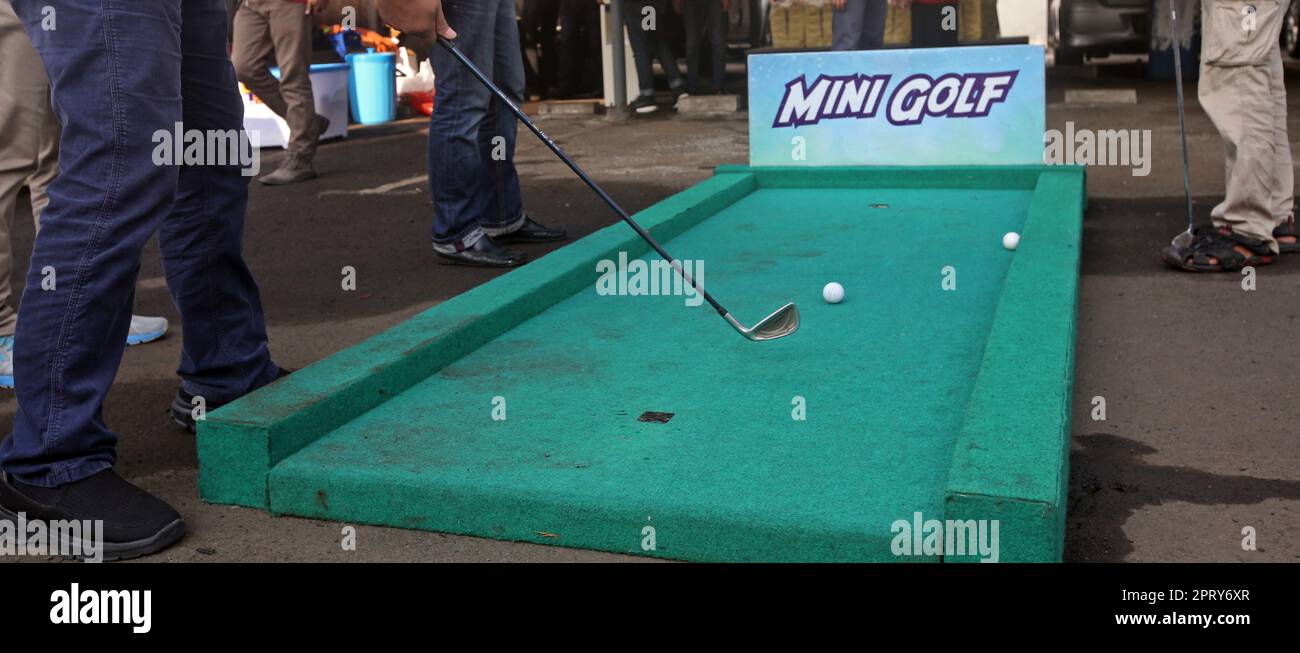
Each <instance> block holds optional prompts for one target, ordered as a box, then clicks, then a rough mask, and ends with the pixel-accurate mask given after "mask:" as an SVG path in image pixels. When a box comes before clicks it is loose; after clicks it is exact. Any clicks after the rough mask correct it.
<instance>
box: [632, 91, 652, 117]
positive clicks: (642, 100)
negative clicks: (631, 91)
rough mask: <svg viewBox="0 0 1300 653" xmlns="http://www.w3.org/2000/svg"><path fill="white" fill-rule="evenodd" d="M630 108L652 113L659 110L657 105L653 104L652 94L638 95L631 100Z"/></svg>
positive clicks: (639, 111) (638, 111)
mask: <svg viewBox="0 0 1300 653" xmlns="http://www.w3.org/2000/svg"><path fill="white" fill-rule="evenodd" d="M632 110H633V111H635V112H637V113H654V112H656V111H658V110H659V105H657V104H655V99H654V96H651V95H640V96H637V98H636V99H635V100H633V101H632Z"/></svg>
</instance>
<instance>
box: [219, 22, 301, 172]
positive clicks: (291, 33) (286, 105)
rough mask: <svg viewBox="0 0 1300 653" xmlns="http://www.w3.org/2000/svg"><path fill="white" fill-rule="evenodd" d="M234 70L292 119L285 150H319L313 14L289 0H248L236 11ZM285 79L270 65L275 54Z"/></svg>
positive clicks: (269, 104) (265, 100)
mask: <svg viewBox="0 0 1300 653" xmlns="http://www.w3.org/2000/svg"><path fill="white" fill-rule="evenodd" d="M232 58H233V60H234V65H235V73H236V75H238V77H239V81H241V82H243V83H244V85H245V86H247V87H248V89H249V90H250V91H252V92H253V94H254V95H256V96H257V97H258V99H260V100H261V101H262V102H263V103H264V104H266V106H267V108H269V109H271V110H272V111H274V112H275V113H276V115H278V116H280V117H281V118H283V119H284V121H285V122H287V123H288V124H289V143H288V145H287V147H286V148H285V149H286V150H288V151H290V152H293V153H295V154H298V155H300V156H303V157H306V158H308V159H310V158H312V157H313V156H314V155H315V154H316V140H317V138H316V137H317V135H316V101H315V99H314V98H313V96H312V89H311V16H310V15H309V14H306V13H304V12H303V5H301V4H298V3H295V2H285V0H244V2H243V3H242V4H241V5H240V6H239V9H238V10H237V11H236V12H235V18H234V48H233V49H232ZM272 59H274V63H275V65H276V66H278V67H279V68H280V79H278V80H277V79H275V77H273V76H272V75H271V73H270V71H269V70H268V66H269V65H270V63H271V60H272Z"/></svg>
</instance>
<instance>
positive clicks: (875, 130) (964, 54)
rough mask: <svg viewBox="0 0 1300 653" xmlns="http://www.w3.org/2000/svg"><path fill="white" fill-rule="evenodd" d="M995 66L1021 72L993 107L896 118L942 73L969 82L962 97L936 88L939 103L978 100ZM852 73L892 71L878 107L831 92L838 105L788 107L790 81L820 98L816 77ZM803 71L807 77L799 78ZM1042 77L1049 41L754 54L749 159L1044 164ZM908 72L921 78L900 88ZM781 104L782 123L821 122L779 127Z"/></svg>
mask: <svg viewBox="0 0 1300 653" xmlns="http://www.w3.org/2000/svg"><path fill="white" fill-rule="evenodd" d="M994 73H1014V75H1015V78H1014V82H1012V83H1011V84H1010V86H1009V88H1007V89H1006V93H1005V97H1004V98H1000V99H998V100H996V101H992V100H991V101H989V102H988V104H987V109H988V111H987V115H983V116H974V115H972V116H966V117H961V116H958V115H924V116H921V118H922V119H921V121H920V123H919V124H894V122H891V119H892V120H895V121H897V122H904V120H899V119H900V118H903V117H904V115H903V114H904V113H905V111H904V109H906V108H909V107H910V108H915V107H916V106H917V105H915V104H914V103H915V102H916V101H917V100H918V98H924V97H925V96H924V95H923V94H922V95H918V91H919V92H921V93H924V91H925V90H926V89H927V88H931V89H932V88H933V86H932V83H933V82H937V81H938V80H940V79H942V78H944V77H948V78H949V79H952V80H953V81H950V82H948V84H950V85H955V84H956V83H957V82H965V83H966V85H967V86H968V87H969V88H968V89H967V90H965V91H962V92H957V95H959V96H961V97H960V101H958V99H957V98H954V97H949V94H950V93H952V91H946V92H944V93H939V94H936V98H935V105H934V106H936V107H942V106H945V105H955V106H958V107H962V106H964V107H967V108H968V109H969V107H971V106H978V105H979V100H980V99H981V98H980V94H981V93H980V90H981V89H984V88H990V89H991V90H990V91H988V92H986V93H987V95H988V96H989V98H992V97H993V96H995V95H996V94H997V93H998V92H999V91H998V90H997V89H996V88H994V87H985V86H984V80H985V79H987V77H985V76H987V75H989V74H994ZM855 75H856V76H859V77H858V79H863V78H865V77H871V78H875V79H876V80H877V81H879V80H880V78H881V76H885V75H888V76H889V80H888V82H887V83H886V84H885V85H884V86H883V88H882V90H881V91H880V93H879V98H878V109H877V111H876V112H875V114H874V115H872V116H862V115H860V114H861V113H863V112H864V111H860V112H859V113H858V114H857V115H843V114H844V113H845V112H844V111H842V110H841V111H840V112H839V113H840V115H835V114H836V111H835V110H836V109H843V108H844V106H845V105H843V104H842V103H840V102H838V101H834V100H833V101H832V103H830V104H834V105H835V106H834V107H823V108H822V110H821V111H820V112H817V111H815V110H810V109H809V107H810V106H811V104H815V103H811V104H810V103H805V104H803V105H801V111H792V110H791V107H786V110H785V111H782V101H783V99H785V98H786V95H787V86H788V85H790V84H791V83H792V82H794V83H795V85H796V86H797V89H796V90H795V91H794V96H795V97H793V98H791V99H798V97H800V96H805V95H806V96H807V97H813V95H814V93H813V86H814V84H815V83H816V82H817V80H818V79H819V78H820V77H822V76H826V77H827V78H831V77H840V78H845V77H848V76H855ZM918 75H921V76H924V77H918ZM801 76H802V77H803V80H802V81H798V82H796V80H798V79H799V78H800V77H801ZM1045 77H1046V73H1045V70H1044V53H1043V48H1041V47H1039V46H1034V45H1004V46H979V47H964V48H938V49H920V50H876V51H861V52H799V53H789V54H759V55H752V56H750V58H749V161H750V164H751V165H756V166H791V165H793V166H846V165H904V166H909V165H912V166H921V165H1016V164H1039V163H1042V162H1043V133H1044V131H1045V130H1046V127H1047V107H1046V103H1047V97H1046V90H1045ZM908 80H913V81H914V84H915V85H914V86H912V85H908V86H907V88H905V89H904V92H903V93H900V94H899V95H898V97H895V95H896V93H897V92H898V91H899V88H900V87H903V86H905V85H906V84H907V81H908ZM824 83H825V84H829V83H830V82H829V80H827V81H825V82H824ZM827 88H829V86H828V87H827ZM867 88H868V87H867V86H865V85H862V86H859V87H858V90H859V91H861V92H862V93H863V95H864V96H866V97H869V96H870V93H869V91H868V90H867ZM962 93H965V95H962ZM827 95H831V96H834V98H836V99H840V98H843V97H844V95H845V94H844V93H843V92H837V91H827ZM909 98H910V101H905V100H907V99H909ZM863 106H870V103H865V104H864V105H863ZM779 113H780V114H781V116H780V117H781V121H780V122H783V123H787V124H788V123H790V122H792V120H791V116H792V115H802V116H803V117H804V118H805V120H794V121H793V122H807V119H808V118H812V119H815V120H816V121H817V122H816V123H815V124H797V125H795V126H781V127H777V126H774V125H775V124H776V123H777V122H778V114H779ZM949 113H950V114H951V113H952V112H951V111H950V112H949ZM959 113H960V112H959ZM968 113H976V112H970V111H968ZM796 136H802V137H803V138H804V139H805V141H804V145H805V152H806V158H805V159H803V160H797V159H796V157H795V147H796V146H795V143H794V138H795V137H796Z"/></svg>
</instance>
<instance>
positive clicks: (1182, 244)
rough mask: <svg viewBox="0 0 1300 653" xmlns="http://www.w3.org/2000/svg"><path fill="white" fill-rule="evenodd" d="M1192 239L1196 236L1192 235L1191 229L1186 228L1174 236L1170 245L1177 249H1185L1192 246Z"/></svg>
mask: <svg viewBox="0 0 1300 653" xmlns="http://www.w3.org/2000/svg"><path fill="white" fill-rule="evenodd" d="M1193 240H1196V236H1194V235H1192V230H1191V229H1188V230H1187V231H1184V232H1183V233H1181V234H1178V235H1177V236H1174V240H1173V243H1172V245H1173V246H1174V247H1177V248H1178V249H1187V248H1188V247H1191V246H1192V241H1193Z"/></svg>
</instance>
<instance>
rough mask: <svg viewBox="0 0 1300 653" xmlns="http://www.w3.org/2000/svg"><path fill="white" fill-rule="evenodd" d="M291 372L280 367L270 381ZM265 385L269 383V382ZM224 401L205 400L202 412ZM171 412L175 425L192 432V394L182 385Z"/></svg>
mask: <svg viewBox="0 0 1300 653" xmlns="http://www.w3.org/2000/svg"><path fill="white" fill-rule="evenodd" d="M292 373H293V370H290V369H286V368H283V367H281V368H280V371H279V372H278V373H276V375H275V379H274V380H272V381H271V383H275V382H276V381H279V380H280V379H283V378H284V377H286V376H289V375H290V374H292ZM267 385H270V383H268V384H267ZM264 387H265V386H264ZM226 403H227V402H211V401H210V402H207V403H206V404H205V405H204V406H203V411H204V414H205V415H206V414H207V413H210V412H212V411H214V410H216V409H218V408H220V407H222V406H225V405H226ZM171 414H172V421H173V422H175V423H176V425H177V426H179V427H181V428H183V429H185V430H187V431H189V432H190V433H193V432H194V395H192V394H190V393H188V392H186V391H185V388H184V387H180V388H177V389H176V396H175V397H172V405H171Z"/></svg>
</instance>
